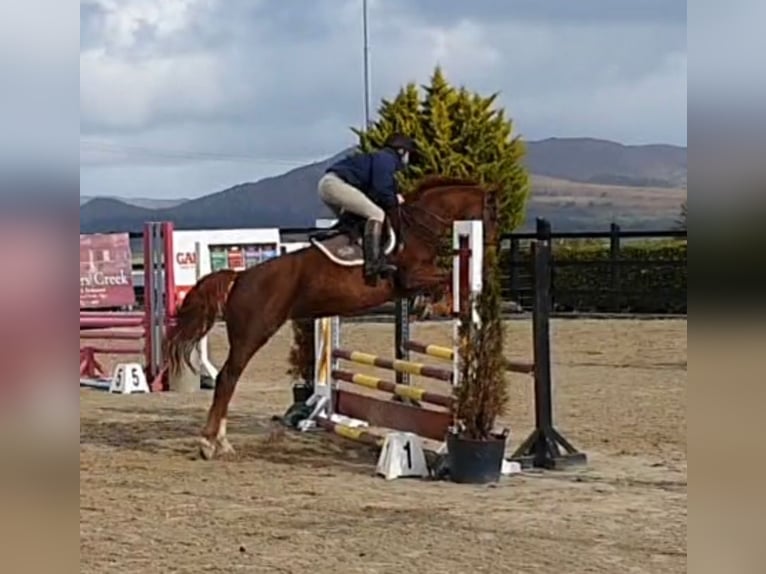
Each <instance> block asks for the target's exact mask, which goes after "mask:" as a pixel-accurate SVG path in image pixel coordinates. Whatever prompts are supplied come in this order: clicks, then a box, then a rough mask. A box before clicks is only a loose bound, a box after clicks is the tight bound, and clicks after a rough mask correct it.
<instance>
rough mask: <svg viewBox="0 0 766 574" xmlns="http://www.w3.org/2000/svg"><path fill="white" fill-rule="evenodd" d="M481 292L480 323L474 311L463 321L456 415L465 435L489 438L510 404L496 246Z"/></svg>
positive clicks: (490, 252) (487, 259) (488, 258)
mask: <svg viewBox="0 0 766 574" xmlns="http://www.w3.org/2000/svg"><path fill="white" fill-rule="evenodd" d="M484 257H485V273H484V284H483V289H482V292H481V293H480V294H479V296H478V297H476V309H477V312H478V315H479V321H480V324H479V325H478V326H476V325H474V324H472V322H471V314H470V313H464V314H463V317H461V321H460V340H461V344H460V347H459V349H460V360H461V368H460V385H459V386H458V387H457V388H456V389H455V399H456V400H455V407H454V409H455V410H454V418H455V420H456V423H457V425H458V428H459V432H460V434H461V436H463V437H464V438H470V439H477V440H484V439H489V438H490V435H491V433H493V431H495V430H496V429H495V421H496V419H497V417H498V416H500V415H502V414H503V413H504V411H505V408H506V405H507V403H508V385H507V381H506V376H507V372H506V370H505V359H504V357H503V338H504V327H503V323H502V317H501V297H500V275H499V272H498V265H497V257H496V254H495V250H494V249H488V250H487V251H486V253H485V255H484Z"/></svg>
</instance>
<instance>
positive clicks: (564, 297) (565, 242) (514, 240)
mask: <svg viewBox="0 0 766 574" xmlns="http://www.w3.org/2000/svg"><path fill="white" fill-rule="evenodd" d="M686 238H687V232H686V230H681V229H673V230H659V231H626V230H622V229H621V228H620V227H619V226H618V225H616V224H612V225H611V227H610V229H609V230H608V231H587V232H559V233H557V232H555V231H553V230H552V229H551V226H550V224H549V223H548V222H547V221H545V220H542V219H539V220H538V221H537V229H536V231H534V232H526V233H511V234H507V235H503V236H502V237H501V240H500V248H501V261H502V262H503V276H504V281H503V286H504V289H503V298H504V299H507V300H511V301H513V302H514V303H515V304H516V305H517V306H519V307H520V308H521V309H523V310H531V309H532V305H533V302H534V295H535V293H534V283H533V281H532V273H531V262H530V256H529V243H530V242H532V241H534V240H546V241H550V242H551V244H552V245H553V247H554V249H553V255H552V258H551V266H552V269H551V281H552V285H551V295H552V306H553V311H554V312H556V313H565V312H575V313H577V312H581V313H588V312H599V313H653V314H671V313H673V314H675V313H679V314H685V313H686V308H687V307H686V300H687V289H686V266H687V256H686V250H685V249H683V250H682V249H668V250H665V251H662V252H661V254H660V256H657V255H656V254H655V256H653V257H648V256H644V257H641V256H639V257H636V255H635V253H632V254H631V256H630V257H626V256H624V255H625V249H624V248H625V246H627V245H630V244H631V242H636V241H643V242H646V241H662V240H666V241H667V240H677V241H684V242H685V240H686ZM599 243H600V244H601V248H599ZM573 244H580V245H583V244H586V245H590V246H591V249H571V247H572V246H573ZM567 246H568V247H570V249H566V247H567ZM589 254H592V256H589ZM573 277H577V278H588V279H590V281H585V280H582V281H580V280H573ZM637 278H644V279H646V280H637Z"/></svg>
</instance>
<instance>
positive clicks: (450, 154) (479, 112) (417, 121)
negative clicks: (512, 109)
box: [354, 66, 530, 232]
mask: <svg viewBox="0 0 766 574" xmlns="http://www.w3.org/2000/svg"><path fill="white" fill-rule="evenodd" d="M421 88H422V95H421V90H419V89H418V87H417V86H416V85H415V84H408V85H406V86H405V87H403V88H402V89H401V90H400V91H399V93H398V94H397V95H396V97H395V98H394V99H393V100H386V99H384V100H382V101H381V105H380V108H379V110H378V120H377V121H376V122H375V123H374V124H373V125H372V126H371V128H370V130H369V131H367V132H365V131H362V130H357V129H355V130H354V132H355V133H356V134H357V136H358V137H359V147H360V149H361V150H362V151H370V150H372V149H378V148H380V147H382V145H383V142H385V140H386V138H387V137H388V136H389V135H390V134H392V133H393V132H397V131H398V132H403V133H406V134H407V135H409V136H411V137H412V138H414V139H415V141H416V142H417V144H418V148H419V152H420V153H419V154H418V155H417V157H416V158H415V162H413V165H412V167H411V168H410V169H408V170H406V172H403V173H402V174H400V184H401V186H402V190H403V192H404V195H405V197H406V195H407V192H408V190H410V189H411V188H412V186H413V184H414V182H415V181H417V180H418V179H420V178H421V177H423V176H425V175H442V176H448V177H459V178H469V179H475V180H477V181H478V182H479V183H482V184H488V185H496V186H498V187H499V189H500V193H499V197H498V199H499V202H500V212H499V218H500V221H499V225H500V231H501V232H506V231H511V230H513V229H515V228H516V227H518V226H519V225H520V224H521V223H522V222H523V214H524V207H525V205H526V202H527V199H528V197H529V193H530V178H529V174H528V172H527V170H526V168H525V166H524V165H523V164H522V159H523V157H524V153H525V146H524V143H523V142H522V141H521V139H520V138H519V137H518V136H514V134H513V122H512V120H510V119H509V118H507V117H506V114H505V111H504V110H503V109H497V108H496V107H495V102H496V100H497V96H498V94H491V95H489V96H482V95H480V94H477V93H474V92H471V91H470V90H468V89H467V88H465V87H461V88H455V87H454V86H452V85H450V83H449V82H448V81H447V78H446V76H445V74H444V72H443V71H442V69H441V68H440V67H438V66H437V67H436V69H435V71H434V73H433V75H432V76H431V79H430V83H429V84H428V85H426V86H422V87H421Z"/></svg>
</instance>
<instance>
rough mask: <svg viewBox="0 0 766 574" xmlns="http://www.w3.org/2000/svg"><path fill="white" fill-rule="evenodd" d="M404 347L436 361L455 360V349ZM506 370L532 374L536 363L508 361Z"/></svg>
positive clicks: (420, 345)
mask: <svg viewBox="0 0 766 574" xmlns="http://www.w3.org/2000/svg"><path fill="white" fill-rule="evenodd" d="M404 345H405V347H406V348H407V350H408V351H412V352H413V353H419V354H421V355H427V356H429V357H434V358H436V359H444V360H445V361H453V360H454V359H455V349H452V348H450V347H442V346H439V345H425V344H423V343H418V342H417V341H407V342H405V343H404ZM505 370H506V371H510V372H512V373H523V374H531V373H534V372H535V365H534V363H526V362H523V361H511V360H508V359H506V360H505Z"/></svg>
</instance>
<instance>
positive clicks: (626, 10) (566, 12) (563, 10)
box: [377, 0, 686, 26]
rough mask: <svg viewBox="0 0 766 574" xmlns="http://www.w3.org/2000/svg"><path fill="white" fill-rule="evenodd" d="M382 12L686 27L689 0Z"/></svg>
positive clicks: (466, 5)
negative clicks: (687, 2)
mask: <svg viewBox="0 0 766 574" xmlns="http://www.w3.org/2000/svg"><path fill="white" fill-rule="evenodd" d="M377 4H379V5H380V9H381V10H392V9H395V10H397V11H407V12H408V13H410V14H412V15H413V16H415V17H418V18H421V19H423V20H425V21H428V22H440V23H445V22H454V21H455V20H460V19H463V18H473V19H477V20H480V21H489V22H496V21H498V20H505V21H516V22H534V23H545V24H546V25H556V24H560V23H566V24H573V23H574V24H580V23H585V24H593V23H604V22H608V23H614V22H621V23H632V24H636V23H642V22H649V23H658V22H663V23H674V24H680V25H683V26H685V25H686V0H625V1H621V0H574V1H572V0H545V1H544V2H541V1H534V0H480V1H474V2H465V1H458V0H420V1H418V2H412V1H409V0H380V1H379V2H377Z"/></svg>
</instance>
